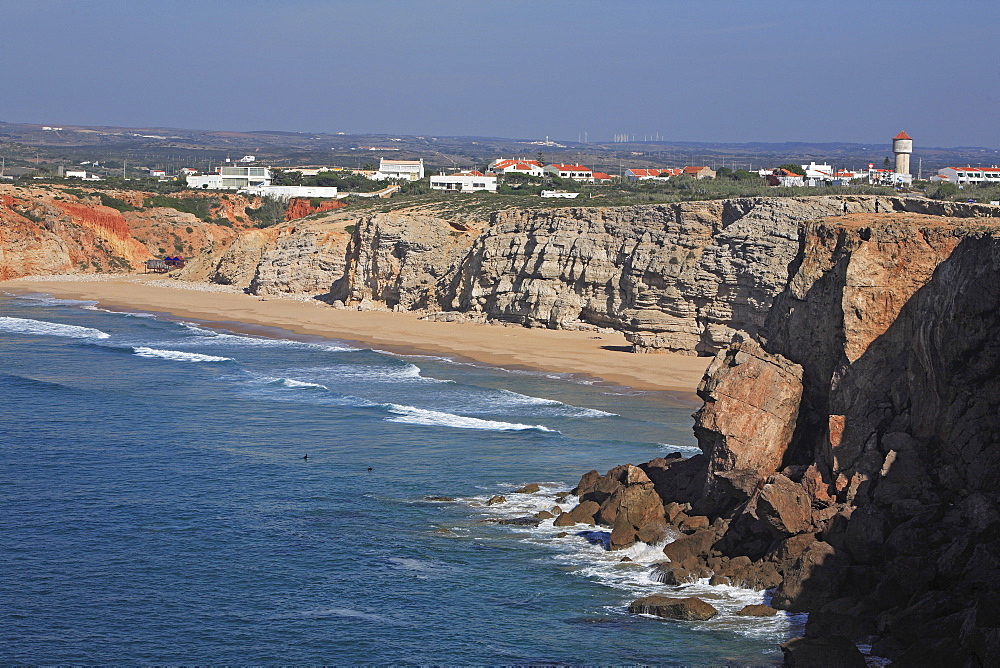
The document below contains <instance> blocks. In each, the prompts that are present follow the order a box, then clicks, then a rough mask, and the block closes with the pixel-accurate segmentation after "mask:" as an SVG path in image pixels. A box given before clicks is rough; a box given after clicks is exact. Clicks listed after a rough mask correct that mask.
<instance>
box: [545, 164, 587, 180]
mask: <svg viewBox="0 0 1000 668" xmlns="http://www.w3.org/2000/svg"><path fill="white" fill-rule="evenodd" d="M545 173H546V174H551V175H552V176H558V177H559V178H561V179H573V180H574V181H584V182H586V183H593V182H594V172H593V171H592V170H591V169H590V168H589V167H584V166H583V165H545Z"/></svg>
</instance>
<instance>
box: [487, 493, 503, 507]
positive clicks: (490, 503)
mask: <svg viewBox="0 0 1000 668" xmlns="http://www.w3.org/2000/svg"><path fill="white" fill-rule="evenodd" d="M506 502H507V497H505V496H500V495H499V494H497V495H496V496H491V497H490V500H489V501H487V502H486V505H487V506H495V505H497V504H498V503H506Z"/></svg>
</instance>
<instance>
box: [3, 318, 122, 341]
mask: <svg viewBox="0 0 1000 668" xmlns="http://www.w3.org/2000/svg"><path fill="white" fill-rule="evenodd" d="M0 331H2V332H12V333H14V334H34V335H36V336H66V337H69V338H73V339H106V338H108V337H110V336H111V335H110V334H108V333H107V332H102V331H101V330H99V329H94V328H93V327H80V326H79V325H64V324H63V323H61V322H48V321H46V320H32V319H30V318H10V317H6V316H0Z"/></svg>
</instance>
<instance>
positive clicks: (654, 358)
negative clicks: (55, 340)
mask: <svg viewBox="0 0 1000 668" xmlns="http://www.w3.org/2000/svg"><path fill="white" fill-rule="evenodd" d="M173 283H174V281H170V280H169V279H163V278H162V277H161V278H151V277H147V276H144V275H113V276H108V275H105V276H93V277H91V276H89V275H86V276H81V275H78V274H77V275H74V274H70V275H65V276H44V277H37V276H33V277H26V278H19V279H13V280H9V281H0V291H5V292H9V293H11V294H15V295H27V294H50V295H53V296H54V297H58V298H63V299H81V300H88V301H96V302H97V303H98V305H100V306H101V307H102V308H107V309H111V310H136V311H154V312H162V313H168V314H170V315H171V316H174V317H177V318H186V319H192V320H198V321H201V322H203V323H207V324H215V325H217V326H221V327H225V328H227V329H236V330H239V329H240V327H241V325H245V326H250V328H260V327H269V328H277V329H280V330H285V331H287V332H292V333H294V334H299V335H306V336H321V337H324V338H331V339H339V340H343V341H349V342H354V343H358V344H363V345H365V346H376V347H378V348H382V349H385V350H387V351H390V352H395V353H400V354H420V353H423V354H433V355H443V356H448V357H454V358H459V359H464V360H468V361H472V362H478V363H481V364H485V365H489V366H495V367H501V368H505V369H520V370H532V371H543V372H550V373H570V374H574V375H579V376H583V377H588V378H593V379H596V380H597V381H600V382H605V383H609V384H614V385H621V386H625V387H631V388H635V389H637V390H644V391H657V392H669V393H671V394H672V395H674V398H676V399H678V400H680V401H683V402H687V403H691V404H692V405H696V404H697V403H698V399H697V396H696V394H695V389H696V388H697V386H698V382H699V381H700V380H701V377H702V375H703V374H704V371H705V368H706V367H707V366H708V363H709V359H708V358H700V357H695V356H691V355H678V354H671V353H657V354H635V353H631V352H626V351H625V348H626V347H627V346H629V344H628V342H627V341H626V340H625V337H624V336H623V335H622V334H621V333H620V332H602V333H599V334H598V333H595V332H592V331H585V332H576V331H568V330H550V329H531V328H525V327H521V326H510V327H505V326H502V325H496V324H482V323H458V322H435V321H429V320H421V319H420V315H419V314H417V313H409V312H402V313H396V312H390V311H357V310H351V309H335V308H333V307H331V306H329V305H327V304H324V303H322V302H318V301H315V300H311V299H306V298H302V297H294V296H268V297H267V298H266V299H261V298H260V297H257V296H254V295H248V294H245V293H243V292H242V291H240V290H238V289H236V288H230V287H228V286H215V285H210V284H201V283H187V282H182V281H176V285H173ZM255 333H260V332H259V330H258V331H256V332H255Z"/></svg>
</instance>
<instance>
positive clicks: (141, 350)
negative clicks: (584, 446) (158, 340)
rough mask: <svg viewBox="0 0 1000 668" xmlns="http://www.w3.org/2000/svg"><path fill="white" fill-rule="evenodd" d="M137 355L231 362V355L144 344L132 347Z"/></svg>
mask: <svg viewBox="0 0 1000 668" xmlns="http://www.w3.org/2000/svg"><path fill="white" fill-rule="evenodd" d="M132 350H133V351H135V354H136V355H138V356H139V357H149V358H154V359H164V360H172V361H174V362H232V361H233V358H232V357H219V356H217V355H202V354H201V353H188V352H184V351H182V350H160V349H158V348H147V347H145V346H135V347H133V348H132Z"/></svg>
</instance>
